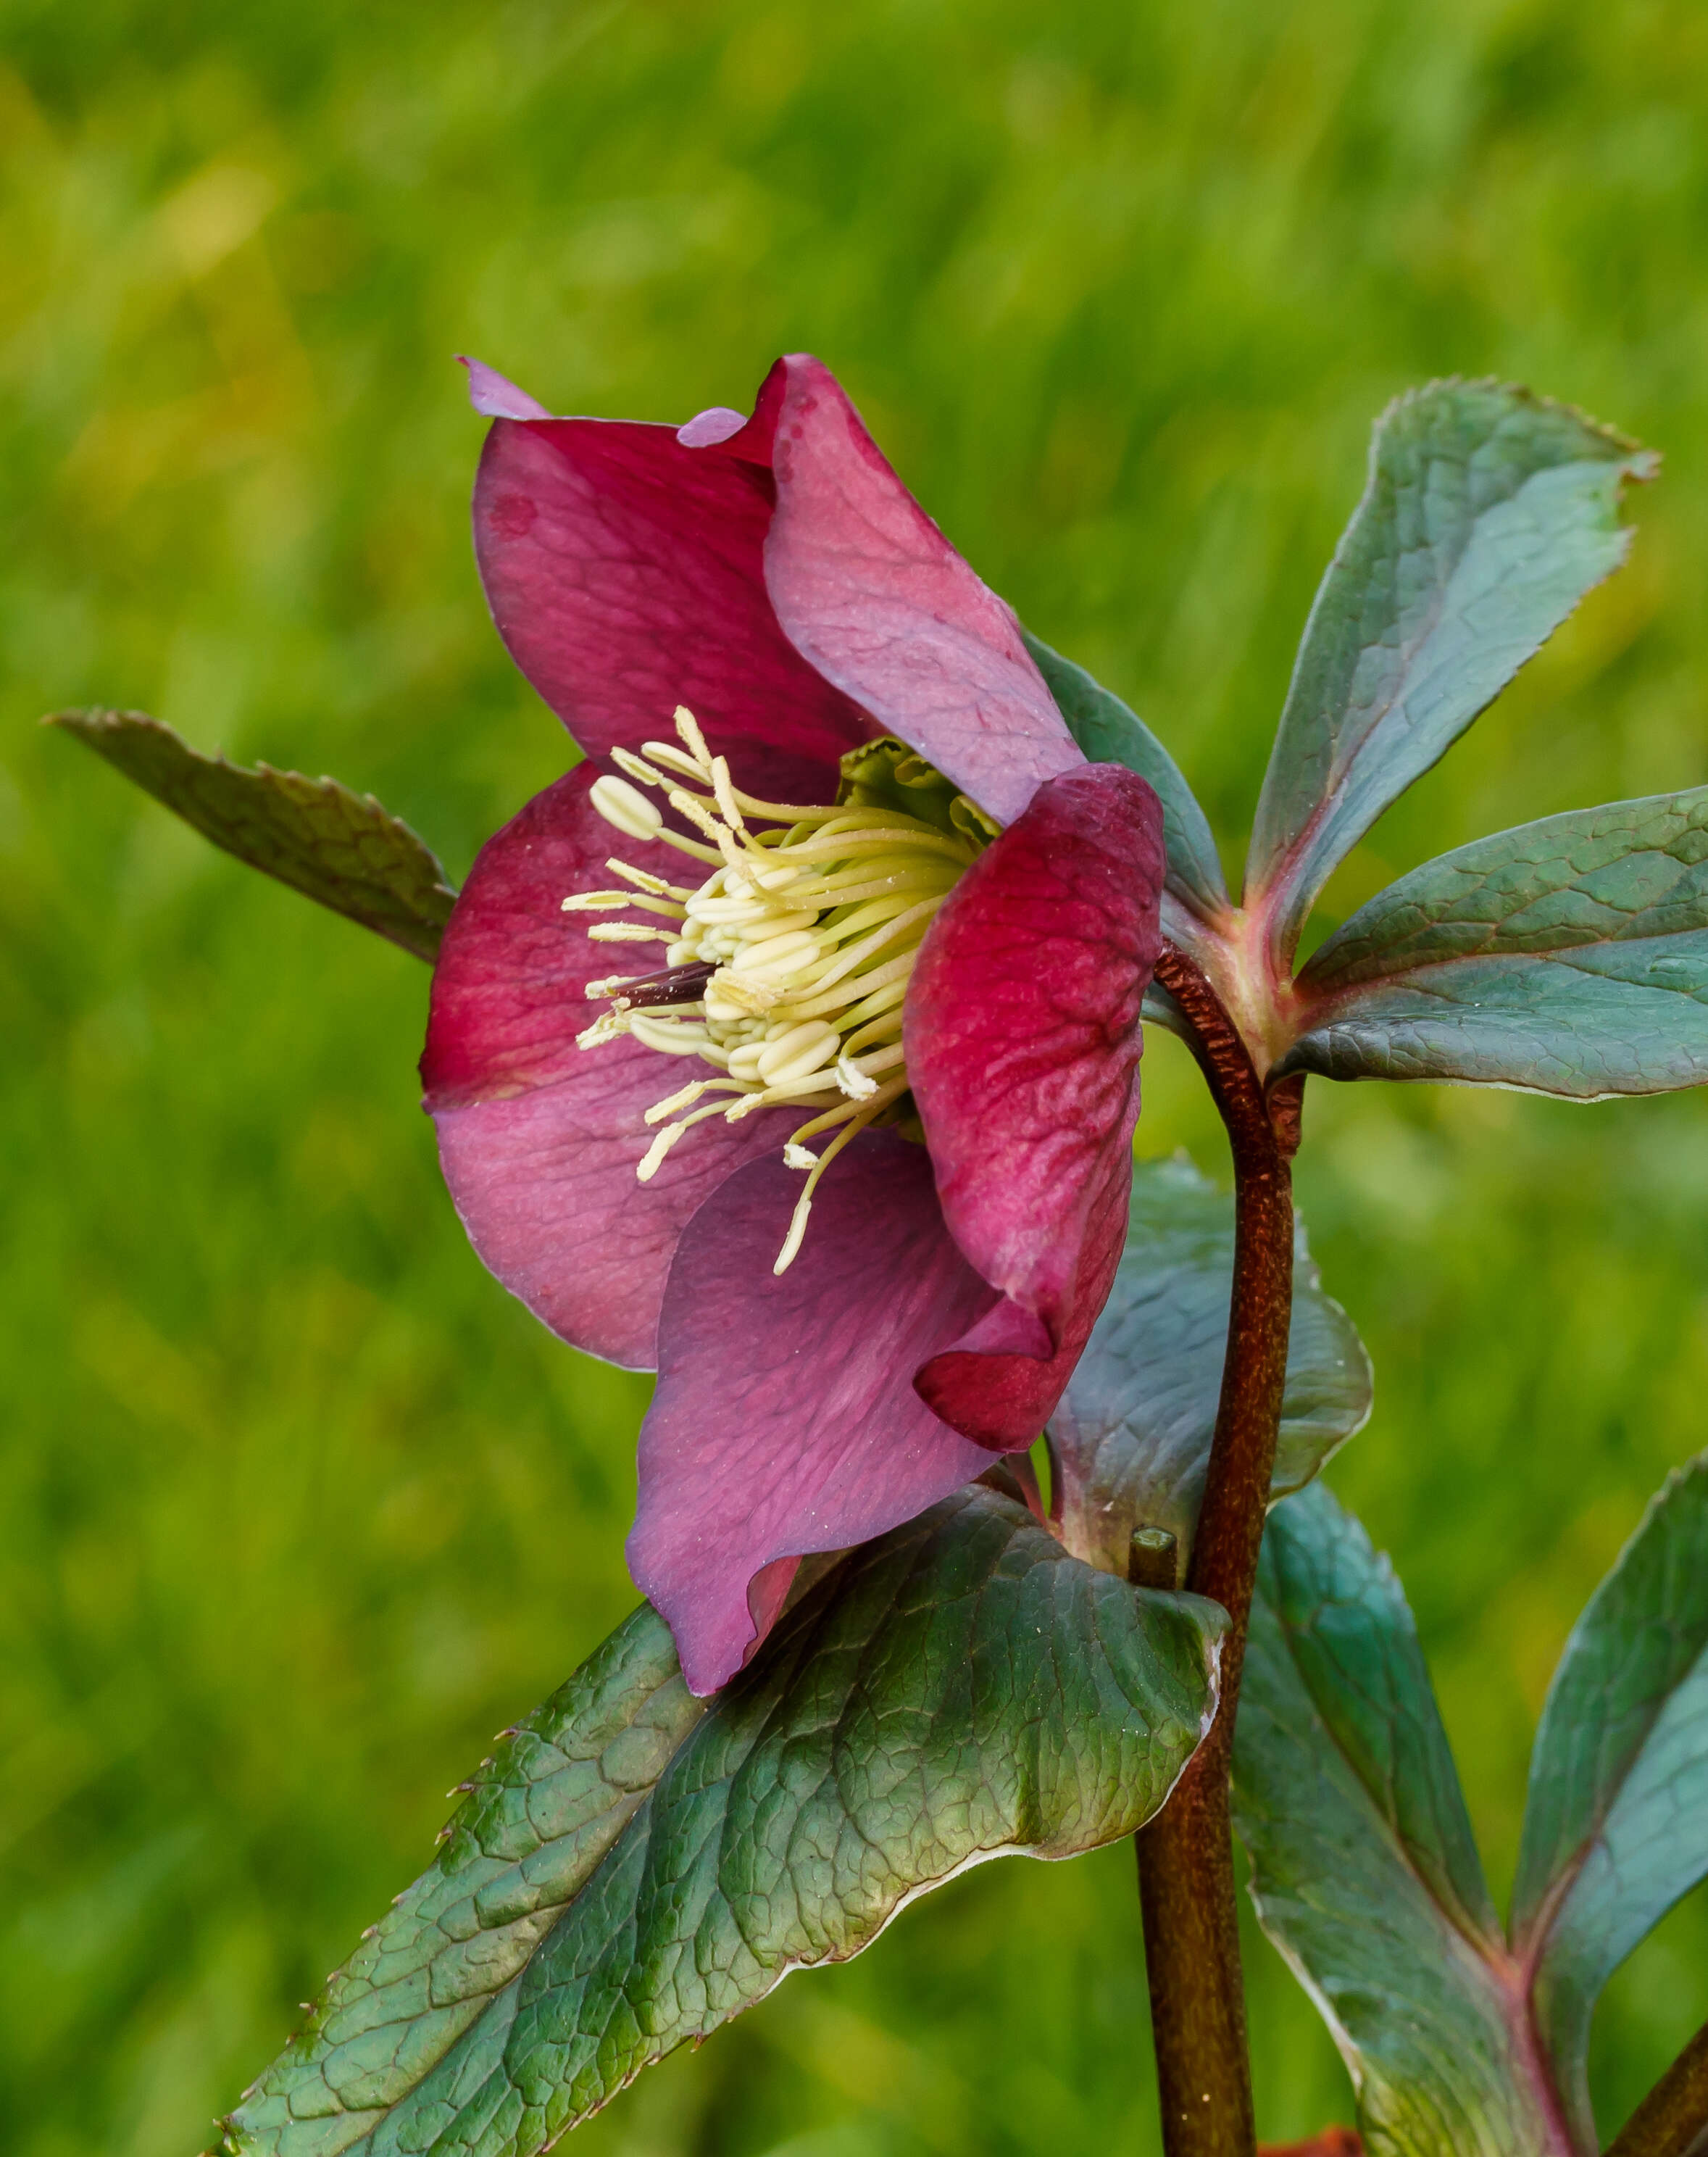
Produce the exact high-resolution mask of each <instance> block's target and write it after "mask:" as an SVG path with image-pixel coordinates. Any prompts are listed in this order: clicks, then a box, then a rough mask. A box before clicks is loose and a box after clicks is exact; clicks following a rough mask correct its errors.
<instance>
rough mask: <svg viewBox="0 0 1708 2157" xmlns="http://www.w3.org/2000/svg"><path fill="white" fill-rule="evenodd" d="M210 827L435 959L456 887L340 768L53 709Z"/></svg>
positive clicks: (205, 830) (241, 853)
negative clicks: (221, 748) (338, 774)
mask: <svg viewBox="0 0 1708 2157" xmlns="http://www.w3.org/2000/svg"><path fill="white" fill-rule="evenodd" d="M47 723H48V724H49V725H50V726H56V727H64V728H65V729H66V731H67V732H68V733H69V734H75V735H76V736H77V737H78V739H80V741H85V742H87V743H88V744H89V746H90V748H91V749H95V750H96V751H98V752H99V754H100V755H102V756H104V757H105V759H106V760H107V762H108V763H109V764H114V765H116V767H117V768H118V770H121V771H122V772H123V773H124V775H125V776H126V779H129V780H134V781H135V783H136V785H138V786H140V787H141V788H142V789H143V790H144V791H145V792H147V793H149V794H152V795H153V796H154V798H155V800H156V801H162V802H164V803H165V805H166V806H167V808H168V809H171V810H172V811H175V812H176V813H177V815H178V816H182V817H183V820H184V821H185V822H186V823H187V824H193V826H195V828H196V829H197V831H199V832H200V833H201V834H202V836H203V838H204V839H211V840H212V841H213V843H214V845H215V846H216V847H224V849H225V851H226V852H227V853H229V854H235V855H236V856H237V857H238V859H239V861H240V862H248V863H249V865H250V867H251V868H257V869H264V870H265V872H266V873H267V874H268V875H269V876H271V877H277V878H278V879H279V881H280V883H288V884H289V885H290V886H291V889H292V890H293V891H300V892H302V893H305V894H306V896H307V897H308V898H314V899H318V900H319V901H320V903H321V904H322V906H329V907H330V908H331V909H332V911H333V913H334V914H344V915H345V916H347V918H348V919H350V920H352V921H359V922H360V923H361V924H362V926H363V928H364V929H374V930H377V931H378V934H380V935H382V936H385V937H388V938H389V939H390V940H391V941H392V942H393V943H394V944H400V945H402V946H403V948H404V950H406V951H413V952H414V955H415V956H416V957H417V958H418V959H425V960H429V961H430V960H432V959H433V957H434V956H435V954H436V952H437V951H438V950H439V940H440V936H441V935H442V934H444V932H445V923H446V922H447V921H448V920H449V919H450V909H451V905H452V903H453V902H454V900H455V897H456V893H455V892H454V891H453V890H452V889H451V888H450V885H449V884H447V883H446V882H445V872H444V870H443V869H442V868H441V867H440V866H439V863H438V862H436V861H435V859H434V857H433V856H432V855H431V854H430V852H428V850H427V848H426V847H424V845H423V844H422V843H421V842H420V840H419V839H418V838H417V837H415V835H414V832H413V831H411V830H410V829H409V826H408V825H407V824H403V823H400V822H399V821H398V819H397V818H396V817H395V816H390V815H388V813H387V812H386V811H385V810H383V809H382V808H381V807H380V806H379V804H378V802H377V801H375V800H374V798H373V795H371V794H367V795H358V794H352V793H351V791H350V790H349V789H348V788H347V787H346V786H341V785H339V784H338V782H337V780H335V779H305V778H304V777H303V776H302V775H301V772H296V771H275V770H274V769H273V767H272V766H271V765H270V764H258V765H257V766H256V767H255V770H253V771H247V770H244V769H243V768H242V766H240V765H238V764H228V763H227V762H226V761H225V759H224V757H223V756H203V755H202V754H201V753H200V752H199V751H198V750H197V749H192V748H191V747H190V745H189V744H188V742H186V741H185V740H183V739H182V737H181V736H179V735H178V734H175V733H174V732H173V731H172V728H170V727H169V726H167V725H165V724H164V723H162V721H161V720H159V719H151V718H149V717H148V716H147V713H144V712H107V711H87V712H54V713H51V714H50V715H49V719H48V722H47Z"/></svg>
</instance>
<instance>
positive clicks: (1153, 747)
mask: <svg viewBox="0 0 1708 2157" xmlns="http://www.w3.org/2000/svg"><path fill="white" fill-rule="evenodd" d="M1020 633H1021V636H1023V637H1024V638H1025V639H1026V650H1027V651H1029V652H1031V656H1032V657H1033V659H1034V660H1035V661H1036V662H1037V669H1038V672H1040V673H1041V674H1042V676H1043V677H1044V681H1045V683H1046V685H1047V687H1048V689H1049V692H1050V694H1051V695H1052V697H1053V698H1055V700H1056V705H1057V709H1058V710H1059V711H1060V713H1061V714H1062V718H1064V719H1065V720H1066V721H1067V730H1068V732H1069V733H1070V734H1072V735H1073V739H1074V740H1075V741H1077V742H1078V744H1079V746H1080V747H1081V749H1083V750H1084V751H1085V754H1086V755H1087V756H1088V758H1089V759H1090V760H1091V762H1092V763H1093V764H1125V765H1126V767H1127V769H1128V770H1129V771H1136V772H1137V773H1138V775H1139V776H1140V778H1141V779H1145V780H1149V781H1150V784H1151V785H1152V786H1154V787H1155V789H1156V794H1157V798H1158V800H1159V801H1160V802H1161V804H1162V831H1163V842H1164V847H1165V852H1166V854H1167V857H1168V874H1167V883H1166V895H1165V918H1164V921H1163V929H1164V933H1165V934H1166V935H1168V936H1169V937H1170V938H1171V939H1172V940H1174V941H1175V942H1176V943H1185V944H1186V945H1188V946H1190V945H1191V944H1192V943H1194V942H1195V941H1196V940H1197V939H1196V937H1195V935H1194V930H1193V924H1192V921H1191V919H1187V920H1186V921H1184V922H1182V921H1181V920H1179V919H1178V918H1177V917H1176V919H1170V918H1169V914H1170V909H1168V907H1167V898H1173V899H1174V900H1175V901H1176V902H1177V904H1178V906H1179V907H1183V908H1185V909H1186V912H1187V914H1188V916H1189V917H1191V916H1196V917H1197V918H1198V919H1200V920H1201V921H1205V922H1213V921H1215V920H1216V919H1217V916H1218V915H1221V914H1227V912H1228V911H1229V910H1230V907H1231V902H1230V900H1229V898H1228V896H1227V884H1226V883H1224V881H1223V879H1222V862H1221V859H1220V857H1218V855H1217V852H1216V842H1215V840H1214V839H1213V838H1212V836H1211V832H1210V826H1209V823H1208V821H1206V817H1205V815H1204V812H1203V811H1202V810H1201V808H1200V807H1199V806H1198V804H1197V801H1196V797H1195V796H1194V795H1193V793H1192V790H1191V787H1190V786H1188V785H1187V784H1186V780H1185V778H1184V776H1183V775H1182V774H1181V768H1180V766H1179V765H1178V764H1176V762H1175V760H1174V759H1173V758H1172V757H1171V756H1170V754H1169V753H1168V751H1167V750H1166V749H1165V748H1164V747H1163V745H1162V744H1161V743H1160V741H1159V740H1158V739H1156V736H1155V734H1152V733H1151V731H1150V728H1149V727H1147V726H1146V725H1145V722H1144V721H1143V720H1142V719H1141V718H1139V717H1138V715H1137V714H1136V713H1133V712H1130V711H1129V710H1128V708H1127V707H1126V706H1125V705H1124V703H1122V702H1121V700H1120V698H1119V697H1117V696H1116V695H1114V692H1112V691H1110V690H1108V689H1105V688H1104V687H1103V686H1102V684H1101V683H1100V682H1095V681H1093V678H1092V677H1091V676H1090V675H1089V674H1088V673H1087V672H1086V671H1085V669H1084V668H1083V667H1080V666H1077V665H1076V664H1075V663H1074V662H1073V660H1071V659H1064V658H1063V657H1062V655H1061V653H1060V652H1059V651H1052V650H1051V648H1050V646H1048V645H1047V644H1046V643H1044V642H1043V641H1042V639H1041V638H1039V637H1036V636H1032V634H1031V631H1028V630H1025V629H1022V630H1021V632H1020Z"/></svg>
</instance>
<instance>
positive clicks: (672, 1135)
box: [635, 1124, 688, 1183]
mask: <svg viewBox="0 0 1708 2157" xmlns="http://www.w3.org/2000/svg"><path fill="white" fill-rule="evenodd" d="M687 1128H688V1127H687V1125H686V1124H666V1125H665V1127H664V1129H663V1130H661V1132H660V1133H659V1134H658V1136H657V1137H656V1139H654V1140H653V1141H652V1143H651V1145H650V1146H648V1147H647V1149H646V1152H645V1153H644V1154H642V1155H641V1156H640V1163H639V1165H638V1166H637V1167H636V1168H635V1178H636V1180H637V1181H640V1182H641V1183H651V1181H652V1179H653V1177H654V1176H656V1175H657V1173H658V1171H659V1170H660V1168H661V1167H662V1166H663V1164H664V1157H665V1156H666V1154H667V1153H668V1152H669V1151H670V1150H671V1147H672V1146H673V1145H675V1144H676V1142H677V1140H678V1139H679V1138H680V1137H681V1136H682V1133H683V1132H684V1131H685V1130H687Z"/></svg>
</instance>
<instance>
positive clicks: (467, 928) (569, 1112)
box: [421, 764, 799, 1369]
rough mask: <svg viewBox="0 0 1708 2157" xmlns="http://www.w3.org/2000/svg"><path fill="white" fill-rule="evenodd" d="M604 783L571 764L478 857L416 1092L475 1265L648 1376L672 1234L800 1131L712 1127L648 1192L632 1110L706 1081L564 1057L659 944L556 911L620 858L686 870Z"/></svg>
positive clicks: (632, 1059)
mask: <svg viewBox="0 0 1708 2157" xmlns="http://www.w3.org/2000/svg"><path fill="white" fill-rule="evenodd" d="M597 776H598V774H597V772H596V770H594V767H593V766H592V765H591V764H582V765H579V767H578V768H577V769H576V770H574V771H572V772H571V773H569V775H568V777H567V778H563V779H560V780H558V782H557V784H556V785H553V786H548V788H547V789H546V790H545V792H544V793H543V794H541V795H537V796H536V797H535V798H534V800H533V801H531V802H529V804H528V806H527V808H526V809H524V810H523V811H522V814H521V815H520V816H517V817H516V818H514V819H513V820H512V821H511V822H510V823H508V824H507V825H506V826H505V827H504V829H503V830H502V831H500V832H499V833H498V834H497V836H496V837H495V838H492V839H491V840H489V841H488V842H487V843H486V846H485V847H483V848H482V850H481V856H480V858H479V860H478V861H476V863H475V866H474V869H473V872H472V873H471V875H470V878H469V880H468V883H467V884H466V886H465V887H464V889H463V893H462V895H461V897H460V898H459V899H458V900H457V903H456V907H455V911H454V912H453V914H452V915H451V917H450V926H449V927H448V928H447V929H446V930H445V941H444V944H443V945H442V946H441V947H440V955H439V962H438V965H436V967H435V970H434V975H433V1001H432V1009H431V1013H430V1017H429V1021H428V1028H427V1047H426V1050H425V1053H424V1055H423V1057H422V1058H421V1077H422V1080H423V1083H424V1086H425V1088H426V1101H425V1105H426V1107H427V1109H429V1110H430V1113H431V1115H432V1116H433V1118H434V1120H435V1123H436V1124H437V1125H438V1130H439V1151H440V1160H441V1161H443V1163H444V1166H445V1181H446V1182H447V1184H448V1185H449V1186H450V1195H451V1197H452V1198H453V1199H454V1201H455V1204H456V1209H457V1211H458V1212H459V1213H460V1215H461V1216H462V1218H463V1222H464V1223H465V1225H466V1228H467V1229H468V1232H469V1236H470V1238H471V1241H472V1243H474V1246H475V1248H476V1251H478V1252H479V1254H480V1255H481V1258H482V1259H484V1260H485V1262H486V1264H487V1265H488V1266H489V1267H490V1268H491V1270H492V1271H493V1272H494V1273H495V1274H496V1275H497V1276H498V1278H499V1279H500V1280H502V1282H503V1284H504V1285H505V1286H506V1287H507V1289H509V1290H511V1291H512V1294H513V1295H518V1296H520V1297H521V1298H522V1301H523V1302H524V1303H525V1304H527V1306H528V1308H529V1309H530V1310H532V1311H533V1312H534V1313H535V1314H536V1315H538V1317H540V1318H542V1319H543V1320H545V1322H546V1324H547V1325H548V1326H550V1327H551V1329H552V1331H553V1332H554V1333H558V1334H560V1335H561V1336H563V1339H564V1340H566V1341H572V1342H573V1343H574V1345H575V1346H577V1347H578V1348H585V1349H588V1350H589V1351H591V1352H592V1353H593V1354H594V1355H595V1356H604V1357H606V1358H607V1359H608V1360H609V1361H610V1362H614V1363H622V1364H626V1365H627V1366H629V1367H630V1368H632V1369H648V1368H650V1367H651V1364H652V1361H653V1348H654V1343H655V1341H656V1335H657V1323H658V1305H659V1300H660V1298H661V1295H662V1294H663V1292H664V1279H665V1274H666V1271H667V1269H668V1268H669V1265H670V1261H671V1254H672V1252H673V1251H674V1250H675V1248H676V1245H677V1237H678V1236H679V1235H680V1234H681V1233H682V1224H683V1223H685V1222H686V1221H687V1220H688V1219H689V1218H690V1217H691V1216H692V1214H693V1213H694V1212H696V1210H697V1208H698V1207H699V1206H700V1205H701V1204H702V1202H703V1201H704V1200H705V1198H706V1197H707V1196H708V1194H709V1193H710V1192H713V1190H715V1189H716V1187H717V1186H718V1184H719V1183H720V1182H722V1181H723V1178H724V1177H725V1176H728V1174H729V1172H730V1171H731V1170H732V1169H733V1168H736V1167H738V1166H740V1165H741V1163H742V1162H743V1161H750V1160H752V1159H753V1157H754V1156H755V1155H756V1154H759V1153H763V1152H764V1151H767V1150H768V1149H771V1148H775V1147H778V1146H780V1145H781V1144H782V1141H783V1138H784V1136H785V1135H786V1134H787V1132H788V1130H790V1129H791V1128H792V1127H793V1125H794V1124H795V1123H796V1122H798V1121H799V1118H798V1117H797V1116H793V1115H788V1114H786V1113H783V1112H779V1111H778V1110H776V1109H762V1110H761V1111H760V1112H759V1115H756V1116H752V1117H749V1119H748V1120H746V1121H745V1122H743V1123H741V1124H738V1125H729V1124H726V1123H725V1122H724V1121H723V1119H722V1118H721V1117H713V1118H711V1119H709V1120H707V1122H705V1123H703V1124H699V1125H696V1126H695V1128H694V1129H693V1130H692V1131H689V1132H688V1133H687V1134H686V1135H685V1136H684V1137H683V1138H682V1140H681V1141H680V1142H679V1143H678V1145H677V1147H676V1150H675V1151H674V1152H672V1153H671V1154H670V1155H669V1156H667V1157H666V1160H665V1162H664V1165H663V1166H662V1167H661V1169H660V1170H659V1171H658V1173H657V1175H656V1176H655V1177H654V1178H653V1180H652V1181H651V1182H650V1183H646V1184H641V1183H637V1182H636V1181H635V1163H636V1162H637V1161H639V1160H640V1156H641V1155H642V1154H643V1153H644V1152H645V1151H646V1148H647V1146H648V1145H650V1143H651V1139H652V1136H653V1134H652V1132H651V1130H648V1129H647V1127H646V1125H645V1124H644V1123H643V1122H642V1120H641V1117H642V1113H643V1111H644V1110H645V1109H647V1108H649V1107H650V1106H651V1104H652V1103H653V1102H654V1101H656V1100H659V1099H662V1098H663V1096H664V1095H666V1094H670V1093H672V1092H674V1091H675V1090H676V1089H677V1087H679V1086H682V1085H683V1084H686V1083H687V1080H688V1079H691V1078H694V1077H707V1078H710V1077H713V1076H714V1075H715V1073H713V1071H712V1070H711V1068H710V1067H709V1066H707V1065H702V1064H699V1063H696V1062H690V1061H689V1060H687V1059H686V1058H679V1057H669V1056H661V1055H660V1054H658V1053H657V1052H656V1050H653V1049H649V1048H642V1047H641V1046H640V1044H639V1043H638V1042H633V1041H614V1042H606V1043H605V1044H604V1046H603V1047H602V1048H592V1049H585V1050H583V1049H579V1048H576V1046H575V1037H576V1035H577V1034H578V1033H579V1032H581V1031H582V1030H583V1029H584V1027H588V1026H589V1025H591V1024H592V1022H593V1021H594V1018H596V1017H598V1015H599V1012H600V1011H601V1010H602V1009H603V1008H604V1006H602V1005H600V1004H596V1003H589V1001H588V1000H587V998H586V996H584V993H583V989H584V984H585V983H586V982H587V981H589V980H591V979H594V978H595V977H596V976H600V975H609V974H617V973H625V972H633V973H644V972H645V971H646V970H647V969H648V968H649V967H651V966H652V965H656V964H657V963H659V960H661V957H662V950H663V947H662V946H661V945H610V944H606V945H596V944H593V943H590V942H589V940H588V937H587V934H586V931H587V928H588V926H589V923H590V921H593V920H596V919H599V918H600V917H599V916H597V915H592V916H589V915H588V914H564V913H563V911H562V901H563V899H564V898H565V897H567V895H568V893H570V892H572V891H588V890H598V889H599V888H609V887H610V885H611V884H612V883H613V882H614V879H613V878H612V877H611V875H610V872H609V870H607V869H606V867H605V866H604V863H605V860H606V858H607V857H608V856H610V855H611V854H613V853H620V855H621V857H622V858H623V859H625V861H629V862H633V863H634V864H635V866H636V867H641V868H647V869H650V870H651V871H652V872H653V873H655V874H656V875H660V876H663V877H666V878H668V877H671V876H673V875H674V874H675V873H676V871H677V864H678V863H679V862H680V861H681V858H682V857H681V856H680V855H677V854H675V853H673V852H671V849H670V848H669V847H661V846H651V847H646V846H640V845H637V844H636V843H635V842H634V841H632V840H630V839H625V838H620V837H619V836H618V834H617V833H616V832H615V831H613V830H612V829H611V827H610V825H609V824H607V823H606V822H605V821H604V818H603V817H601V816H599V814H598V812H597V811H595V810H594V809H593V808H592V807H591V806H589V802H588V800H587V795H588V790H589V787H590V786H591V785H592V783H593V781H594V779H595V778H596V777H597ZM606 918H610V917H606ZM655 954H656V956H655Z"/></svg>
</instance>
